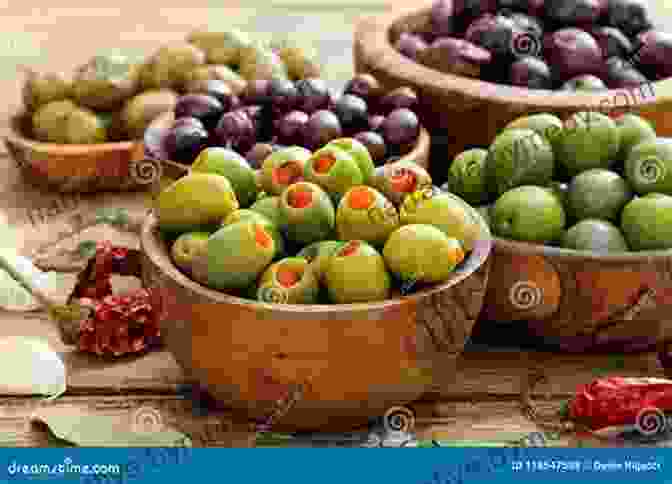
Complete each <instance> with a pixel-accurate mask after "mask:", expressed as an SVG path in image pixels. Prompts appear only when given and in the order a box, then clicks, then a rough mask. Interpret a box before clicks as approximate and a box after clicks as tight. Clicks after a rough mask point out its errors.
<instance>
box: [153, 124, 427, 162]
mask: <svg viewBox="0 0 672 484" xmlns="http://www.w3.org/2000/svg"><path fill="white" fill-rule="evenodd" d="M173 121H175V113H173V112H172V111H170V112H166V113H163V114H161V115H160V116H158V117H157V118H156V119H155V120H154V121H152V122H151V123H150V125H149V127H148V128H147V130H146V131H145V136H144V141H145V146H147V145H154V146H156V145H158V144H159V143H161V136H162V134H163V133H164V132H165V130H166V129H167V128H169V127H170V126H171V125H172V123H173ZM430 145H431V139H430V137H429V133H428V132H427V130H426V129H425V128H421V129H420V135H419V136H418V140H417V142H416V144H415V146H414V147H413V149H412V150H411V151H410V152H409V153H407V154H405V155H404V156H402V157H401V158H400V159H401V160H408V161H414V162H415V163H417V164H418V165H420V166H422V167H423V168H425V169H426V170H428V169H429V149H430ZM148 155H149V153H148ZM395 161H398V160H395ZM172 164H175V162H172Z"/></svg>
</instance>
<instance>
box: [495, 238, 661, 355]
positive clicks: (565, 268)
mask: <svg viewBox="0 0 672 484" xmlns="http://www.w3.org/2000/svg"><path fill="white" fill-rule="evenodd" d="M482 317H483V319H484V320H487V321H493V322H507V323H508V322H526V323H527V324H528V326H529V328H530V330H531V332H532V333H533V334H534V335H536V336H538V337H539V338H540V340H542V341H543V342H544V343H548V344H550V345H552V346H559V347H560V348H562V349H564V350H567V351H572V352H578V351H589V350H600V349H613V350H617V351H640V350H643V349H650V348H651V347H653V346H654V345H655V344H657V343H662V342H663V341H666V340H669V339H670V337H671V336H672V250H667V251H651V252H630V253H623V254H613V255H612V254H608V255H598V254H594V253H590V252H584V251H575V250H569V249H561V248H557V247H548V246H542V245H535V244H529V243H525V242H515V241H511V240H503V239H499V238H496V239H495V243H494V247H493V255H492V266H491V270H490V277H489V284H488V289H487V292H486V297H485V304H484V307H483V313H482Z"/></svg>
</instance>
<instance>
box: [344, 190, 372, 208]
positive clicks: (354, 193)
mask: <svg viewBox="0 0 672 484" xmlns="http://www.w3.org/2000/svg"><path fill="white" fill-rule="evenodd" d="M373 202H375V198H374V196H373V193H372V192H371V190H370V189H369V188H367V187H357V188H353V189H352V190H350V196H349V197H348V203H349V205H350V208H352V209H355V210H365V209H367V208H369V207H370V206H371V205H373Z"/></svg>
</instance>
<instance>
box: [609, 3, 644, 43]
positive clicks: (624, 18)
mask: <svg viewBox="0 0 672 484" xmlns="http://www.w3.org/2000/svg"><path fill="white" fill-rule="evenodd" d="M606 17H607V23H608V24H609V25H610V26H612V27H616V28H617V29H620V30H621V31H622V32H623V33H624V34H625V35H627V36H628V37H634V36H635V35H637V34H639V33H640V32H643V31H645V30H649V29H651V28H653V24H652V23H651V20H650V19H649V13H648V11H647V8H646V5H645V4H644V2H643V1H641V0H609V5H608V6H607V15H606Z"/></svg>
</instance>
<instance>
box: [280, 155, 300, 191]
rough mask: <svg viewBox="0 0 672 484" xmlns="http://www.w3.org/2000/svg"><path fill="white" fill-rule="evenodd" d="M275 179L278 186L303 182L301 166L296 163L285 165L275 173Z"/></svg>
mask: <svg viewBox="0 0 672 484" xmlns="http://www.w3.org/2000/svg"><path fill="white" fill-rule="evenodd" d="M273 178H274V179H275V183H276V184H278V185H284V186H288V185H291V184H293V183H296V182H299V181H301V180H303V170H302V169H301V165H299V164H298V163H296V162H294V161H290V162H287V163H285V164H284V165H282V166H279V167H277V168H276V169H275V170H274V171H273Z"/></svg>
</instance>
